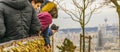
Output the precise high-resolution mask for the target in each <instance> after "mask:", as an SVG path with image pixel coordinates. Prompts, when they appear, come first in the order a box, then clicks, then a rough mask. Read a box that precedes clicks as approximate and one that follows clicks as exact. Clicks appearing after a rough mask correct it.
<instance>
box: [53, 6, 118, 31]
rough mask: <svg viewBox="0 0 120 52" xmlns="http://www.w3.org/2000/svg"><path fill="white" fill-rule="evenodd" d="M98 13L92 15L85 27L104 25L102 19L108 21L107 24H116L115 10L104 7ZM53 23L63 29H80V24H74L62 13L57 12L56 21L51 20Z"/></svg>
mask: <svg viewBox="0 0 120 52" xmlns="http://www.w3.org/2000/svg"><path fill="white" fill-rule="evenodd" d="M100 11H101V12H100V13H98V14H94V15H93V16H92V18H91V20H90V22H89V23H88V24H87V25H86V27H96V26H99V25H100V24H104V23H105V21H104V19H108V21H107V24H108V25H112V24H118V15H117V13H116V10H115V8H110V7H104V8H102V9H100ZM53 23H55V24H57V25H59V26H60V28H61V29H63V28H80V24H79V23H78V22H74V21H72V20H71V18H70V17H69V16H68V15H66V14H65V13H64V12H62V11H61V10H59V17H58V19H55V20H53Z"/></svg>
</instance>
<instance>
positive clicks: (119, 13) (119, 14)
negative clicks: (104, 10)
mask: <svg viewBox="0 0 120 52" xmlns="http://www.w3.org/2000/svg"><path fill="white" fill-rule="evenodd" d="M117 13H118V16H119V17H118V19H119V22H118V26H119V31H118V33H119V47H120V6H118V7H117Z"/></svg>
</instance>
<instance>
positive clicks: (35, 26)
mask: <svg viewBox="0 0 120 52" xmlns="http://www.w3.org/2000/svg"><path fill="white" fill-rule="evenodd" d="M40 29H41V24H40V23H39V19H38V18H37V14H36V12H35V10H34V9H33V15H32V20H31V27H30V33H31V34H37V33H39V31H40Z"/></svg>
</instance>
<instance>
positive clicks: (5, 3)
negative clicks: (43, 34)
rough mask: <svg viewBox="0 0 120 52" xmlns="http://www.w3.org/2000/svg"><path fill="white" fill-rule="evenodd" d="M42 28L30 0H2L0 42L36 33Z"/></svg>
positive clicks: (0, 4) (0, 1)
mask: <svg viewBox="0 0 120 52" xmlns="http://www.w3.org/2000/svg"><path fill="white" fill-rule="evenodd" d="M40 28H41V25H40V23H39V20H38V18H37V15H36V13H35V10H34V9H33V7H32V5H31V4H30V3H29V1H28V0H0V43H1V42H6V41H10V40H15V39H21V38H24V37H27V36H29V35H31V34H36V33H38V31H40Z"/></svg>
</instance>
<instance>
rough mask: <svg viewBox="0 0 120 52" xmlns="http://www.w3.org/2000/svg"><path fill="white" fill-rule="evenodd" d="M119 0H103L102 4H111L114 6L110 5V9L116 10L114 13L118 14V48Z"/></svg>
mask: <svg viewBox="0 0 120 52" xmlns="http://www.w3.org/2000/svg"><path fill="white" fill-rule="evenodd" d="M119 1H120V0H104V2H103V3H104V4H106V5H107V6H108V5H110V4H111V3H113V4H114V6H113V5H110V6H112V8H116V12H117V13H118V19H119V22H118V24H119V47H120V4H119V3H118V2H119Z"/></svg>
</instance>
